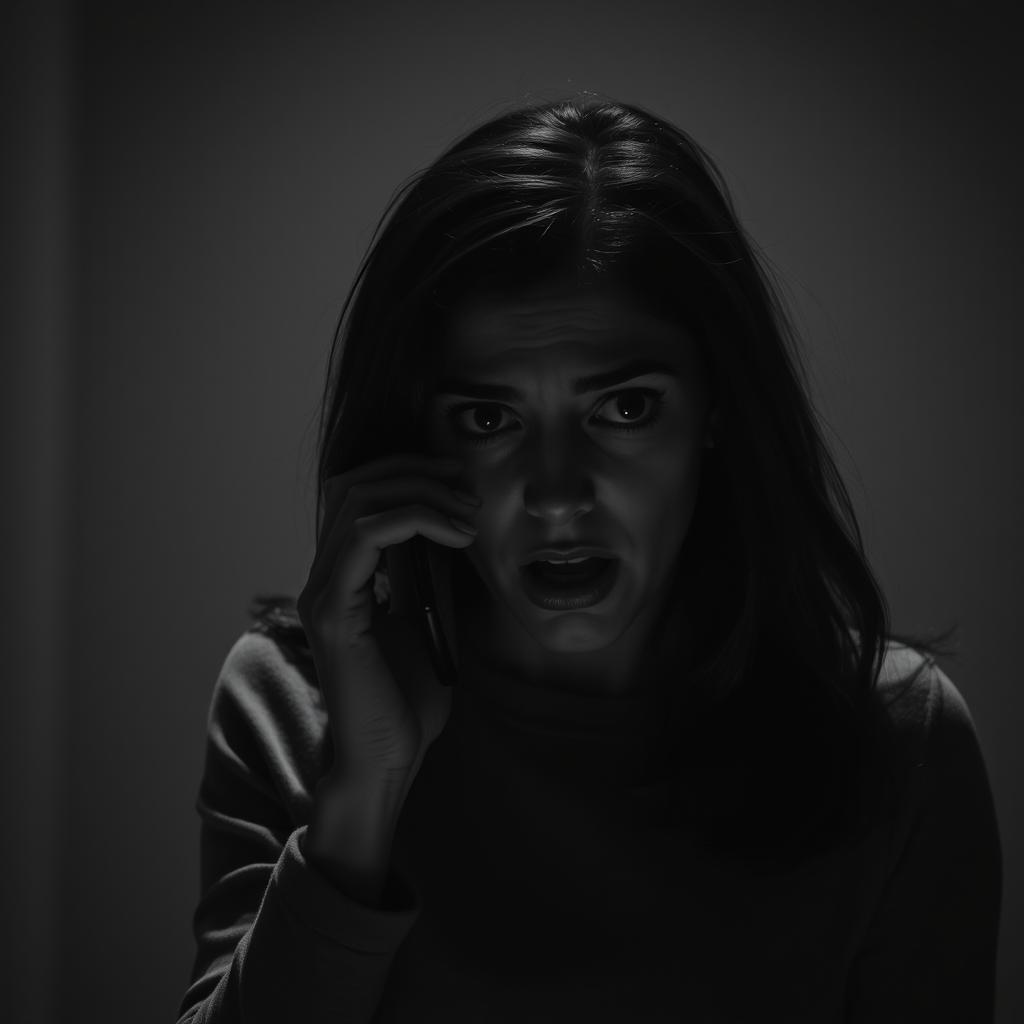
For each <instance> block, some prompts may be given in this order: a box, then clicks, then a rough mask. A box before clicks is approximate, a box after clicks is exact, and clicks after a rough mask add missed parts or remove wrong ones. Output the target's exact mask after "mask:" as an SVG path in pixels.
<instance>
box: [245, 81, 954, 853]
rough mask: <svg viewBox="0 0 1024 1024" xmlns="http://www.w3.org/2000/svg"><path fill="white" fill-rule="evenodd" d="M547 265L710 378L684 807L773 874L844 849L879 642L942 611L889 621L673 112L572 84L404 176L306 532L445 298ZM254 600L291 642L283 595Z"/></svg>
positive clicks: (776, 297)
mask: <svg viewBox="0 0 1024 1024" xmlns="http://www.w3.org/2000/svg"><path fill="white" fill-rule="evenodd" d="M554 280H558V281H570V282H575V283H576V284H577V285H578V286H579V287H581V288H586V287H590V286H593V285H595V284H601V283H603V282H610V283H614V284H616V285H618V286H622V287H624V288H625V289H627V291H628V292H629V293H630V294H631V295H633V296H635V297H636V298H637V300H638V301H640V302H642V303H643V304H645V306H646V307H647V308H649V309H651V310H653V311H656V312H658V313H659V314H661V315H663V316H667V317H669V318H675V319H676V320H677V321H678V322H679V323H680V324H683V325H684V326H685V327H686V328H687V329H688V330H689V332H690V333H691V334H692V335H693V336H694V337H695V338H696V340H697V342H698V344H699V346H700V350H701V352H702V355H703V357H704V359H705V361H706V364H707V366H708V368H709V371H710V379H711V381H712V393H713V401H714V404H715V407H716V410H717V419H716V428H715V429H716V433H715V447H714V448H713V449H710V450H709V456H708V458H707V460H706V462H705V467H704V470H703V472H702V478H701V485H700V492H699V496H698V501H697V508H696V511H695V514H694V519H693V522H692V524H691V527H690V530H689V533H688V535H687V538H686V541H685V543H684V545H683V551H682V554H681V556H680V562H679V565H678V576H677V587H678V591H677V592H678V593H679V594H680V595H682V596H683V599H685V600H687V601H688V608H689V609H690V611H691V614H692V615H693V621H694V625H695V629H694V633H695V635H696V636H697V637H699V643H698V646H697V648H696V649H695V652H694V657H693V659H692V663H690V664H688V665H686V666H674V667H673V668H674V670H675V671H676V672H677V674H678V675H679V676H680V685H679V686H678V687H676V690H677V691H678V693H679V695H680V698H679V703H678V706H677V707H675V708H674V710H673V714H672V716H671V717H670V720H669V726H668V727H669V728H670V729H672V730H674V733H673V735H674V736H675V737H678V742H677V743H676V744H675V750H676V751H677V756H676V758H675V760H674V762H673V765H672V775H673V779H674V780H675V783H674V791H675V792H676V795H677V797H678V804H679V807H680V808H681V812H680V813H681V820H683V821H687V822H690V823H691V825H692V826H693V828H694V830H695V834H697V835H699V836H700V837H701V839H702V841H703V842H704V843H705V845H706V846H707V848H708V849H709V851H711V852H713V853H714V855H715V856H719V857H733V856H735V857H738V858H741V859H743V860H744V861H745V862H748V863H752V862H753V863H758V864H761V865H763V866H765V867H766V869H771V866H772V865H790V864H792V863H794V862H799V861H802V860H804V859H806V858H807V857H811V856H815V855H817V854H820V853H824V852H827V851H828V850H831V849H834V848H835V847H836V845H837V844H839V843H844V842H855V841H856V840H857V839H858V838H859V837H860V836H862V835H863V834H864V832H865V830H866V829H867V828H869V827H870V826H871V823H872V822H873V821H876V820H877V818H878V816H879V815H880V814H884V813H886V808H887V807H888V806H889V801H893V800H895V799H896V787H897V784H898V773H897V771H896V768H895V764H894V763H893V758H892V756H891V746H892V744H891V739H892V737H891V736H890V735H889V733H888V728H887V723H886V721H885V719H884V716H883V715H882V714H881V713H880V711H879V708H878V706H877V700H876V699H875V698H876V695H877V694H876V690H877V680H878V674H879V672H880V670H881V667H882V662H883V659H884V657H885V652H886V648H887V645H888V644H889V643H890V642H893V643H899V644H903V645H905V646H908V647H911V648H913V649H916V650H917V651H919V652H923V653H924V654H926V655H927V657H926V659H925V662H924V664H923V665H921V666H920V667H919V668H918V670H917V671H918V672H920V671H922V670H923V669H924V668H925V667H926V666H927V665H928V664H929V663H930V661H931V659H932V658H934V656H935V655H937V654H949V653H951V652H950V651H948V650H947V649H945V648H944V647H943V646H942V644H943V642H944V641H945V640H947V639H948V637H949V636H950V635H951V633H952V632H953V630H954V629H955V627H951V628H950V629H948V630H946V631H945V632H943V633H941V634H939V635H938V636H934V637H929V638H924V637H911V636H905V635H900V634H896V633H893V632H892V631H891V629H890V623H889V609H888V606H887V603H886V600H885V597H884V595H883V593H882V591H881V589H880V587H879V586H878V583H877V581H876V579H875V577H874V575H873V573H872V570H871V568H870V566H869V564H868V560H867V557H866V554H865V551H864V546H863V541H862V537H861V533H860V529H859V526H858V524H857V520H856V516H855V513H854V510H853V506H852V503H851V501H850V498H849V495H848V492H847V490H846V488H845V486H844V483H843V481H842V478H841V475H840V473H839V471H838V468H837V466H836V464H835V462H834V460H833V457H832V455H831V453H830V451H829V448H828V445H827V443H826V442H825V440H824V437H823V435H822V431H821V427H820V424H819V422H818V416H817V414H816V411H815V409H814V405H813V402H812V399H811V397H810V387H809V384H808V380H807V374H806V370H805V368H804V366H803V363H802V361H801V355H800V350H799V346H798V343H797V340H796V337H795V334H794V332H793V329H792V327H791V323H790V319H789V316H788V315H787V312H786V309H785V305H784V303H783V301H782V299H781V296H780V294H779V291H778V288H777V287H776V286H775V284H774V283H773V277H772V273H771V271H770V269H769V267H768V264H767V261H766V260H765V259H764V258H763V256H762V255H761V254H760V253H759V251H758V249H757V247H756V245H755V243H754V242H753V241H752V239H750V238H749V237H748V235H747V234H746V232H745V231H744V229H743V227H742V226H741V225H740V223H739V220H738V218H737V216H736V213H735V210H734V207H733V202H732V200H731V197H730V194H729V190H728V188H727V186H726V183H725V181H724V179H723V177H722V175H721V173H720V172H719V170H718V169H717V167H716V166H715V164H714V162H713V160H712V159H711V157H710V156H709V155H708V154H707V153H706V152H705V151H704V150H703V149H702V148H701V146H700V145H699V144H698V143H697V142H696V141H695V140H694V139H692V138H691V137H690V136H689V135H688V134H686V132H684V131H682V130H681V129H679V128H678V127H675V126H674V125H672V124H670V123H669V122H668V121H666V120H664V119H661V118H658V117H656V116H655V115H654V114H652V113H651V112H649V111H647V110H645V109H643V108H641V107H639V106H635V105H631V104H626V103H620V102H614V101H611V100H608V99H601V98H593V97H590V96H588V95H586V94H584V95H583V96H579V97H574V98H568V99H560V100H555V101H551V102H543V103H535V104H532V105H529V106H525V107H518V108H516V109H513V110H511V111H509V112H507V113H504V114H502V115H500V116H498V117H496V118H494V119H492V120H490V121H488V122H487V123H485V124H483V125H481V126H479V127H477V128H475V129H473V130H472V131H470V132H468V133H467V134H466V135H465V136H464V137H462V138H461V139H459V140H458V141H456V142H455V143H454V144H453V145H452V146H451V147H450V148H449V149H448V150H447V151H446V152H444V153H443V154H442V155H441V156H440V157H438V158H437V159H436V160H435V161H434V162H433V163H432V164H431V165H430V166H429V167H427V168H426V169H424V170H422V171H420V172H419V173H417V174H415V175H413V176H412V177H411V178H410V179H409V180H408V181H407V182H405V183H404V184H403V185H402V186H401V187H400V188H399V189H398V190H397V192H396V193H395V195H394V196H393V198H392V200H391V201H390V203H389V204H388V207H387V209H386V210H385V211H384V214H383V215H382V217H381V219H380V221H379V223H378V225H377V229H376V231H375V233H374V237H373V240H372V241H371V244H370V247H369V249H368V252H367V254H366V256H365V257H364V259H363V261H362V263H361V265H360V267H359V269H358V272H357V274H356V278H355V280H354V282H353V284H352V287H351V289H350V291H349V293H348V296H347V297H346V300H345V303H344V306H343V308H342V312H341V316H340V318H339V322H338V327H337V331H336V334H335V338H334V342H333V344H332V347H331V352H330V356H329V359H328V370H327V379H326V382H325V387H324V393H323V398H322V404H321V411H320V421H319V443H318V466H317V470H318V488H317V508H316V520H317V527H318V531H317V532H319V524H320V522H321V519H322V516H323V482H324V480H325V479H326V478H328V477H330V476H332V475H335V474H337V473H341V472H344V471H347V470H349V469H351V468H353V467H355V466H356V465H359V464H361V463H363V462H366V461H369V460H371V459H374V458H379V457H381V456H384V455H387V454H390V453H392V452H397V451H416V450H419V449H420V444H421V442H420V437H421V436H422V434H421V432H420V431H419V429H418V424H419V421H420V417H421V415H422V413H423V410H424V405H425V399H426V397H427V396H426V394H425V391H424V380H425V378H426V370H427V368H428V367H429V366H430V362H431V359H432V358H433V356H434V354H435V353H436V351H437V346H438V343H439V339H440V338H441V336H442V334H443V331H444V328H445V322H446V321H445V318H446V315H447V313H448V311H449V310H451V308H452V307H453V305H455V304H456V303H457V302H458V301H459V299H460V298H461V297H462V296H465V295H469V294H478V293H481V292H486V293H488V294H495V295H502V294H506V295H507V294H510V293H511V294H516V293H519V292H520V291H521V290H523V289H528V288H530V287H533V286H538V285H545V284H547V283H550V282H552V281H554ZM250 610H251V613H252V614H253V616H254V617H255V619H256V623H255V625H254V627H253V628H256V629H262V630H263V631H265V632H268V633H271V634H272V635H275V636H277V637H279V638H281V639H282V640H289V641H290V642H292V643H293V645H297V646H299V647H300V648H301V646H302V642H303V634H302V627H301V624H300V623H299V620H298V616H297V613H296V612H295V608H294V600H293V599H291V598H288V597H285V596H274V595H267V596H263V597H257V598H256V599H255V600H254V603H253V605H252V607H251V609H250ZM670 671H671V669H670ZM915 676H916V673H915V674H914V675H912V676H910V677H908V679H907V682H908V683H909V682H910V681H912V679H913V678H914V677H915ZM684 696H685V699H684Z"/></svg>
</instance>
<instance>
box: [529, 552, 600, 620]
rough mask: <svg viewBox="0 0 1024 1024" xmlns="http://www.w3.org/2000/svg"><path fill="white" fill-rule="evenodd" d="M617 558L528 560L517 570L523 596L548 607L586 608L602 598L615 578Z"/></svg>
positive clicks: (556, 609)
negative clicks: (565, 560) (561, 560)
mask: <svg viewBox="0 0 1024 1024" xmlns="http://www.w3.org/2000/svg"><path fill="white" fill-rule="evenodd" d="M618 568H619V560H618V559H617V558H597V557H591V558H583V559H580V560H578V561H576V562H555V563H552V562H547V561H537V562H530V563H529V564H528V565H525V566H523V568H522V570H521V572H522V577H523V584H524V588H525V590H526V594H527V597H529V599H530V600H531V601H532V602H533V603H534V604H536V605H538V606H539V607H541V608H545V609H547V610H549V611H565V610H568V609H573V608H586V607H588V606H589V605H592V604H597V603H598V602H599V601H603V600H604V599H605V598H606V597H607V596H608V594H609V593H610V591H611V589H612V587H613V586H614V585H615V581H616V579H617V578H618Z"/></svg>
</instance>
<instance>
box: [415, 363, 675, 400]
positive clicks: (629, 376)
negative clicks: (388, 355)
mask: <svg viewBox="0 0 1024 1024" xmlns="http://www.w3.org/2000/svg"><path fill="white" fill-rule="evenodd" d="M649 373H663V374H665V375H666V376H669V377H677V378H678V377H679V371H678V370H677V369H676V368H675V367H674V366H672V365H671V364H670V363H665V362H662V361H660V360H658V359H630V360H629V361H628V362H625V363H622V364H621V365H619V366H615V367H613V368H612V369H610V370H603V371H602V372H601V373H592V374H590V375H589V376H587V377H579V378H578V379H576V380H574V381H573V382H572V393H573V394H574V395H586V394H589V393H590V392H591V391H601V390H602V389H603V388H610V387H612V386H613V385H615V384H622V383H623V382H624V381H627V380H633V378H634V377H643V376H645V375H646V374H649ZM434 392H435V394H438V395H465V396H466V397H472V398H493V399H495V400H497V401H515V400H517V399H521V398H523V393H522V392H521V391H520V390H519V389H518V388H514V387H511V386H510V385H508V384H488V383H486V382H485V381H475V380H468V379H466V378H464V377H445V378H444V379H443V380H440V381H438V383H437V387H436V388H435V389H434Z"/></svg>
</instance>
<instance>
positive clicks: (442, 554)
mask: <svg viewBox="0 0 1024 1024" xmlns="http://www.w3.org/2000/svg"><path fill="white" fill-rule="evenodd" d="M384 561H385V564H386V566H387V573H388V587H389V589H390V594H391V604H390V607H389V609H388V614H390V615H400V616H403V617H404V618H407V619H411V620H414V621H416V622H418V623H419V625H420V628H421V629H422V631H423V637H424V642H425V643H426V645H427V649H428V650H429V651H430V660H431V662H432V664H433V667H434V672H435V673H436V674H437V678H438V680H439V681H440V682H441V683H442V685H444V686H453V685H455V682H456V680H457V678H458V660H457V659H458V656H457V654H456V647H455V646H454V643H453V642H452V638H454V636H455V607H454V603H453V601H452V586H451V575H452V564H451V552H450V551H448V549H447V548H444V547H443V546H442V545H440V544H436V543H434V542H433V541H431V540H428V539H427V538H426V537H421V536H419V535H417V536H415V537H413V538H411V539H410V540H407V541H405V542H403V543H402V544H395V545H392V546H391V547H389V548H386V549H385V551H384Z"/></svg>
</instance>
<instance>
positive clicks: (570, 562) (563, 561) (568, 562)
mask: <svg viewBox="0 0 1024 1024" xmlns="http://www.w3.org/2000/svg"><path fill="white" fill-rule="evenodd" d="M589 557H590V556H589V555H584V556H583V557H582V558H563V559H561V560H559V561H557V562H556V561H554V560H553V559H550V558H545V559H543V561H545V562H547V563H548V565H576V564H577V563H578V562H585V561H586V560H587V559H588V558H589Z"/></svg>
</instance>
